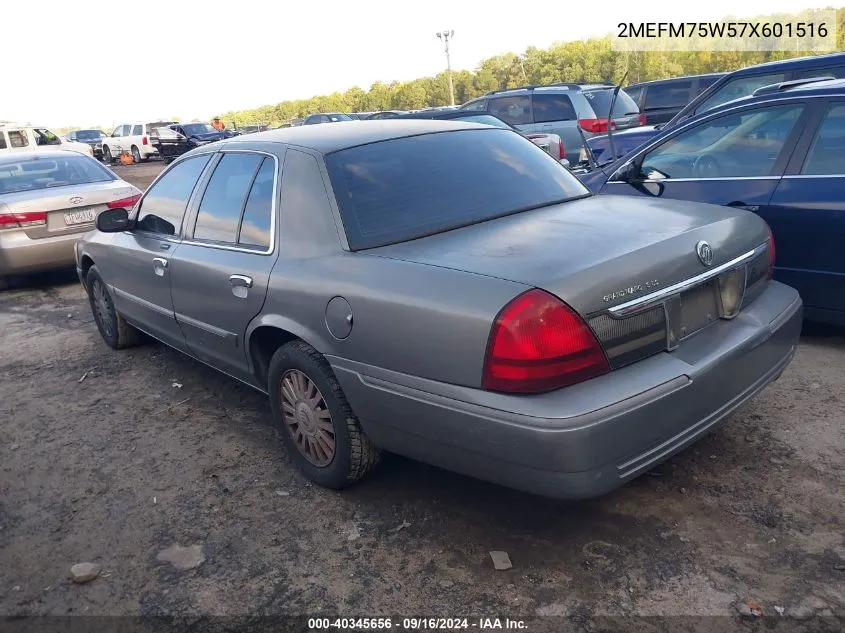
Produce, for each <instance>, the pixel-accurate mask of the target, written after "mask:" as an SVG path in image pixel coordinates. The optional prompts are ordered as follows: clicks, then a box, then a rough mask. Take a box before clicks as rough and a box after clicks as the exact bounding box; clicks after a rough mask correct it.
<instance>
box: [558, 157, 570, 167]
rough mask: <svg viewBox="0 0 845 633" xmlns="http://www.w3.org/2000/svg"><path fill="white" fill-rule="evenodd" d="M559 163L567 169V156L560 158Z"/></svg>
mask: <svg viewBox="0 0 845 633" xmlns="http://www.w3.org/2000/svg"><path fill="white" fill-rule="evenodd" d="M560 164H561V165H563V166H564V167H566V168H567V169H569V159H568V158H561V159H560Z"/></svg>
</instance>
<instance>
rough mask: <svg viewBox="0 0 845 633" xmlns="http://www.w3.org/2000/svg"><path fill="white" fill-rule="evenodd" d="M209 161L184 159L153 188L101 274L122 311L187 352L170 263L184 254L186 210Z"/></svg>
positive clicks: (205, 158) (118, 236)
mask: <svg viewBox="0 0 845 633" xmlns="http://www.w3.org/2000/svg"><path fill="white" fill-rule="evenodd" d="M209 159H210V156H209V155H207V154H206V155H199V156H193V157H191V158H188V159H185V160H182V161H180V162H178V163H176V164H174V165H173V167H171V168H170V169H168V170H167V171H165V172H164V173H163V174H162V176H160V177H159V178H158V179H157V180H156V181H155V182H154V183H153V184H152V185H151V186H150V188H149V189H147V191H146V193H145V194H144V196H143V197H142V198H141V200H140V202H139V203H138V205H137V206H136V208H135V210H134V211H133V218H134V219H135V222H134V227H133V228H132V230H131V231H125V232H123V233H115V234H113V237H112V238H111V243H110V246H109V251H108V259H107V261H105V262H103V264H102V270H101V272H102V274H103V276H104V278H105V281H106V283H108V284H109V286H111V287H112V290H113V295H114V302H115V307H116V308H117V310H118V312H120V313H121V314H123V315H124V317H125V318H126V319H127V320H128V321H129V322H130V323H132V324H133V325H136V326H137V327H139V328H140V329H142V330H144V331H145V332H147V333H149V334H151V335H152V336H155V337H156V338H158V339H160V340H162V341H164V342H165V343H167V344H168V345H172V346H173V347H175V348H177V349H182V350H184V349H185V337H184V336H183V334H182V331H181V330H180V328H179V325H178V323H177V322H176V317H175V316H174V314H173V301H172V300H171V295H170V292H171V291H170V259H171V258H172V257H173V255H174V254H175V253H176V252H177V251H178V249H179V243H180V236H181V234H182V224H183V218H184V216H185V211H186V210H187V208H188V202H189V201H190V199H191V196H192V194H193V191H194V188H195V187H196V184H197V182H198V180H199V178H200V175H201V174H202V172H203V170H204V169H205V167H206V166H207V165H208V162H209Z"/></svg>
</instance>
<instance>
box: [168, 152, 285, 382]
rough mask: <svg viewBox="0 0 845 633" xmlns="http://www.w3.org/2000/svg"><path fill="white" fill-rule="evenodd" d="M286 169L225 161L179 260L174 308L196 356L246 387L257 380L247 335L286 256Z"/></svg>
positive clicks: (271, 160)
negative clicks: (280, 215)
mask: <svg viewBox="0 0 845 633" xmlns="http://www.w3.org/2000/svg"><path fill="white" fill-rule="evenodd" d="M280 162H281V161H280V159H279V157H277V156H276V155H275V154H268V153H260V152H254V151H243V150H236V151H223V152H221V153H220V154H218V156H217V157H216V158H215V163H214V164H213V165H212V166H211V168H210V169H209V172H210V175H209V176H208V177H207V184H206V185H205V187H204V191H203V193H202V195H201V196H197V200H196V201H195V204H194V205H193V206H194V207H196V209H195V211H194V212H193V213H192V214H191V216H190V219H189V221H188V223H189V224H191V226H189V227H188V228H187V229H186V239H185V241H183V243H182V244H181V245H180V246H179V249H178V251H177V252H176V254H175V257H173V258H172V260H171V283H172V292H173V307H174V310H175V313H176V320H177V321H178V322H179V324H180V325H181V326H182V330H183V331H184V333H185V340H186V342H187V345H188V347H189V350H190V352H191V353H192V354H194V355H195V356H196V357H197V358H199V359H200V360H202V361H204V362H206V363H208V364H210V365H212V366H214V367H216V368H218V369H220V370H221V371H224V372H226V373H228V374H230V375H232V376H235V377H236V378H240V379H242V380H249V365H248V358H247V354H246V350H245V348H244V335H245V333H246V328H247V325H248V324H249V322H250V321H251V320H252V319H253V317H255V316H256V315H257V314H258V313H259V312H260V311H261V307H262V306H263V305H264V299H265V296H266V294H267V286H268V283H269V280H270V271H271V270H272V268H273V264H274V263H275V261H276V258H277V257H278V252H277V250H276V248H275V243H276V240H275V224H276V222H275V217H276V206H277V202H276V201H277V197H278V195H277V193H278V187H277V184H276V183H277V182H278V181H279V173H280Z"/></svg>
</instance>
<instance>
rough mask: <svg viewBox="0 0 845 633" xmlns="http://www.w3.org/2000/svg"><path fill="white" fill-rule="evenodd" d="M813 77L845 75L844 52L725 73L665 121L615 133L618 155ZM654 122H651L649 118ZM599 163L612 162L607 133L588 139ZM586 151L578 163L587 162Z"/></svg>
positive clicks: (839, 76) (782, 61) (613, 135)
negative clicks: (758, 93) (762, 92)
mask: <svg viewBox="0 0 845 633" xmlns="http://www.w3.org/2000/svg"><path fill="white" fill-rule="evenodd" d="M812 77H833V78H842V77H845V53H832V54H830V55H815V56H812V57H799V58H794V59H785V60H781V61H776V62H768V63H765V64H757V65H756V66H749V67H747V68H742V69H740V70H736V71H734V72H732V73H728V74H726V75H723V76H722V77H720V78H719V79H718V80H716V81H715V82H714V83H713V84H712V85H711V86H710V88H708V89H707V90H705V91H704V92H702V93H701V94H700V95H698V96H697V97H696V98H695V99H693V100H692V101H690V102H689V103H688V104H687V105H686V106H685V107H684V108H682V109H681V111H680V112H678V114H676V115H675V116H674V118H672V120H671V121H669V122H668V123H666V124H663V125H657V126H653V125H646V126H644V127H641V128H638V129H636V130H624V131H620V132H619V133H616V132H615V131H614V132H613V134H612V137H613V145H614V149H615V150H616V157H617V158H621V157H622V156H624V155H625V154H627V153H628V152H630V151H631V150H633V149H635V148H637V147H640V146H641V145H642V144H643V143H645V142H646V141H649V140H651V139H652V138H654V137H655V136H656V135H657V134H658V133H660V132H661V131H662V130H663V129H669V128H673V127H675V126H676V125H678V124H680V123H682V122H683V121H686V120H687V119H689V118H691V117H694V116H697V115H699V114H701V113H702V112H706V111H707V110H710V109H711V108H715V107H716V106H719V105H722V104H723V103H727V102H728V101H732V100H734V99H739V98H740V97H747V96H748V95H750V94H752V93H753V92H754V91H755V90H757V89H758V88H762V87H763V86H768V85H773V84H777V83H781V82H785V81H792V80H797V79H807V78H812ZM649 123H651V121H649ZM587 144H588V145H589V147H590V149H591V150H592V153H593V156H595V158H596V160H597V161H598V162H600V163H601V162H611V161H613V157H612V154H613V152H611V151H610V140H609V139H608V137H607V135H606V134H604V135H601V136H594V137H593V138H591V139H589V140H588V141H587ZM587 160H588V159H587V155H586V151H585V152H583V153H582V155H581V156H580V157H579V162H586V161H587Z"/></svg>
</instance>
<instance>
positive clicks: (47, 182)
mask: <svg viewBox="0 0 845 633" xmlns="http://www.w3.org/2000/svg"><path fill="white" fill-rule="evenodd" d="M111 180H115V177H114V176H113V175H112V173H111V172H110V171H108V170H107V169H106V168H105V167H103V166H102V165H100V164H99V163H98V162H97V161H95V160H93V159H91V158H88V157H87V156H83V155H82V154H75V153H72V152H68V155H67V156H62V157H60V158H45V157H34V158H33V157H27V158H21V159H20V160H4V161H2V162H0V202H2V201H3V195H4V194H8V193H17V192H19V191H34V190H38V189H49V188H51V187H66V186H69V185H82V184H86V183H91V182H108V181H111Z"/></svg>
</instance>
